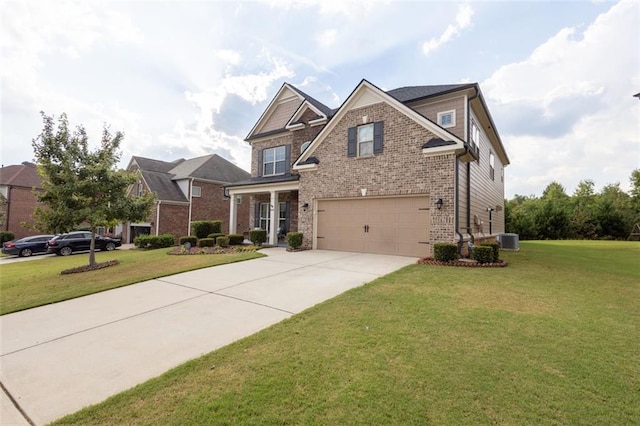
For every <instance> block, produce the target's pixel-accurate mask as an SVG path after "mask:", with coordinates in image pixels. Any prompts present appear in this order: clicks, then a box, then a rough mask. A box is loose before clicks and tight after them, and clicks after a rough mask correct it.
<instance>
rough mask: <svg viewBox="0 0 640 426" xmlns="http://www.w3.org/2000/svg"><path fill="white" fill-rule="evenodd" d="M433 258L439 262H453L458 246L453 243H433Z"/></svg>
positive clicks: (456, 256) (456, 255)
mask: <svg viewBox="0 0 640 426" xmlns="http://www.w3.org/2000/svg"><path fill="white" fill-rule="evenodd" d="M433 258H434V259H435V260H437V261H439V262H453V261H454V260H457V259H458V246H457V245H455V244H453V243H435V244H434V245H433Z"/></svg>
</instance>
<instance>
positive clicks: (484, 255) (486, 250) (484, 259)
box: [471, 245, 493, 263]
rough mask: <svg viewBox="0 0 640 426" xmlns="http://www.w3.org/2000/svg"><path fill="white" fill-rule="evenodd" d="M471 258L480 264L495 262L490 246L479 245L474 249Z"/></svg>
mask: <svg viewBox="0 0 640 426" xmlns="http://www.w3.org/2000/svg"><path fill="white" fill-rule="evenodd" d="M471 257H472V258H473V259H474V260H476V261H477V262H478V263H492V262H493V248H492V247H489V246H483V245H479V246H476V247H475V248H474V249H473V254H472V255H471Z"/></svg>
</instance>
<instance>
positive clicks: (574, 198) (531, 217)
mask: <svg viewBox="0 0 640 426" xmlns="http://www.w3.org/2000/svg"><path fill="white" fill-rule="evenodd" d="M630 180H631V190H630V191H629V193H626V192H625V191H623V190H622V189H621V188H620V184H619V183H614V184H609V185H607V186H605V187H604V188H602V190H600V191H598V192H596V191H595V185H594V183H593V181H592V180H590V179H587V180H583V181H580V183H579V184H578V186H577V188H576V190H575V191H574V193H573V194H572V195H568V194H567V193H566V191H565V189H564V187H563V186H562V185H561V184H560V183H558V182H551V183H550V184H549V185H548V186H547V187H546V188H545V190H544V192H543V193H542V196H541V197H536V196H533V195H531V196H523V195H516V196H515V197H514V198H513V199H511V200H505V228H506V231H507V232H512V233H515V234H519V236H520V239H521V240H545V239H549V240H562V239H586V240H595V239H614V240H626V239H627V238H629V235H630V234H631V232H632V230H633V229H634V226H635V224H637V223H639V222H640V169H636V170H634V171H633V172H632V173H631V178H630ZM636 231H637V229H636Z"/></svg>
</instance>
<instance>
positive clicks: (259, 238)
mask: <svg viewBox="0 0 640 426" xmlns="http://www.w3.org/2000/svg"><path fill="white" fill-rule="evenodd" d="M249 240H250V241H251V242H252V243H253V245H256V246H260V245H262V244H263V243H265V242H266V241H267V231H266V230H264V229H252V230H250V231H249Z"/></svg>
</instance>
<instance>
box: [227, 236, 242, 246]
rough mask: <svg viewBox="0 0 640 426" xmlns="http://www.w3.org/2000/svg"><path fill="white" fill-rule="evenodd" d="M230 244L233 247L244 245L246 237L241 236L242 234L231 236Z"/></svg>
mask: <svg viewBox="0 0 640 426" xmlns="http://www.w3.org/2000/svg"><path fill="white" fill-rule="evenodd" d="M228 237H229V244H230V245H232V246H239V245H242V243H243V242H244V235H240V234H229V235H228Z"/></svg>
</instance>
